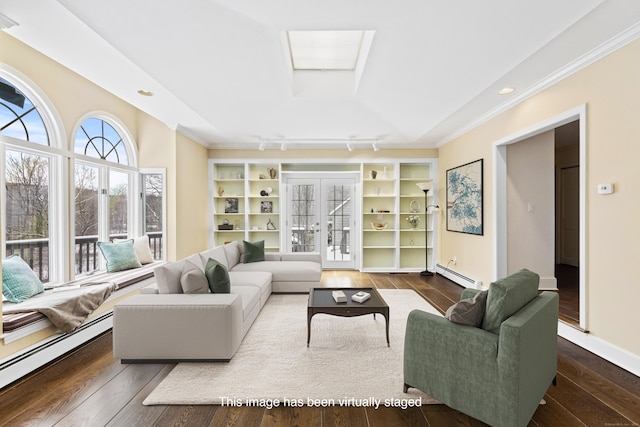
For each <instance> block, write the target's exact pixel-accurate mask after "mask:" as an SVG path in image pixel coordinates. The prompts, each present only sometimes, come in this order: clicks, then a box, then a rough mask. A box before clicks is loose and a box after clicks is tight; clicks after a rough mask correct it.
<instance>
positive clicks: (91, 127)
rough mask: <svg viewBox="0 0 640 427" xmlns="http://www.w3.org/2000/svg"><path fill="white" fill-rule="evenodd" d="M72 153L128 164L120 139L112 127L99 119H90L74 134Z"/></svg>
mask: <svg viewBox="0 0 640 427" xmlns="http://www.w3.org/2000/svg"><path fill="white" fill-rule="evenodd" d="M73 151H75V152H76V153H81V154H84V155H86V156H90V157H95V158H97V159H103V160H108V161H110V162H114V163H120V164H123V165H126V164H129V160H128V158H127V150H126V149H125V143H124V141H123V140H122V137H121V136H120V134H118V132H117V131H116V130H115V129H114V128H113V126H111V125H110V124H109V123H107V122H105V121H104V120H101V119H96V118H90V119H87V120H85V121H84V122H83V123H82V125H81V126H80V129H78V132H76V139H75V142H74V147H73Z"/></svg>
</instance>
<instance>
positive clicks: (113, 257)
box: [98, 239, 142, 273]
mask: <svg viewBox="0 0 640 427" xmlns="http://www.w3.org/2000/svg"><path fill="white" fill-rule="evenodd" d="M98 248H100V252H102V256H103V257H104V259H105V261H107V273H114V272H116V271H122V270H129V269H131V268H140V267H142V264H140V261H138V255H136V251H135V249H134V248H133V239H129V240H125V241H123V242H119V243H110V242H98Z"/></svg>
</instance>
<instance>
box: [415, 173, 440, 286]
mask: <svg viewBox="0 0 640 427" xmlns="http://www.w3.org/2000/svg"><path fill="white" fill-rule="evenodd" d="M416 185H417V186H418V187H420V189H421V190H422V191H424V262H425V265H424V271H422V272H420V275H421V276H433V273H432V272H430V271H429V245H428V243H429V231H428V227H427V215H428V214H429V208H430V207H432V206H433V207H434V209H433V211H432V212H437V211H439V210H440V207H439V206H438V205H430V204H429V201H428V199H427V193H429V190H431V189H432V188H433V180H432V179H430V180H428V181H425V182H419V183H417V184H416Z"/></svg>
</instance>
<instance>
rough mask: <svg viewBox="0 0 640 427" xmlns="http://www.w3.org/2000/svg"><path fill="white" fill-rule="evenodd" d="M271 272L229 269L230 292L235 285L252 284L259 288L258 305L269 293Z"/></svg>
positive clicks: (263, 301)
mask: <svg viewBox="0 0 640 427" xmlns="http://www.w3.org/2000/svg"><path fill="white" fill-rule="evenodd" d="M271 277H272V276H271V273H267V272H266V271H230V272H229V278H230V279H231V293H233V289H234V287H236V286H254V287H256V288H258V289H259V290H260V305H262V306H264V304H265V303H266V302H267V300H268V299H269V295H271Z"/></svg>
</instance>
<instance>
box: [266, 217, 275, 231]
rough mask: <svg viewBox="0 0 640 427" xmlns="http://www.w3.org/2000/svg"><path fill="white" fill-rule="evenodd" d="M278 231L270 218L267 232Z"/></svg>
mask: <svg viewBox="0 0 640 427" xmlns="http://www.w3.org/2000/svg"><path fill="white" fill-rule="evenodd" d="M275 229H276V225H275V224H274V223H273V222H271V218H269V221H267V230H275Z"/></svg>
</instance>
